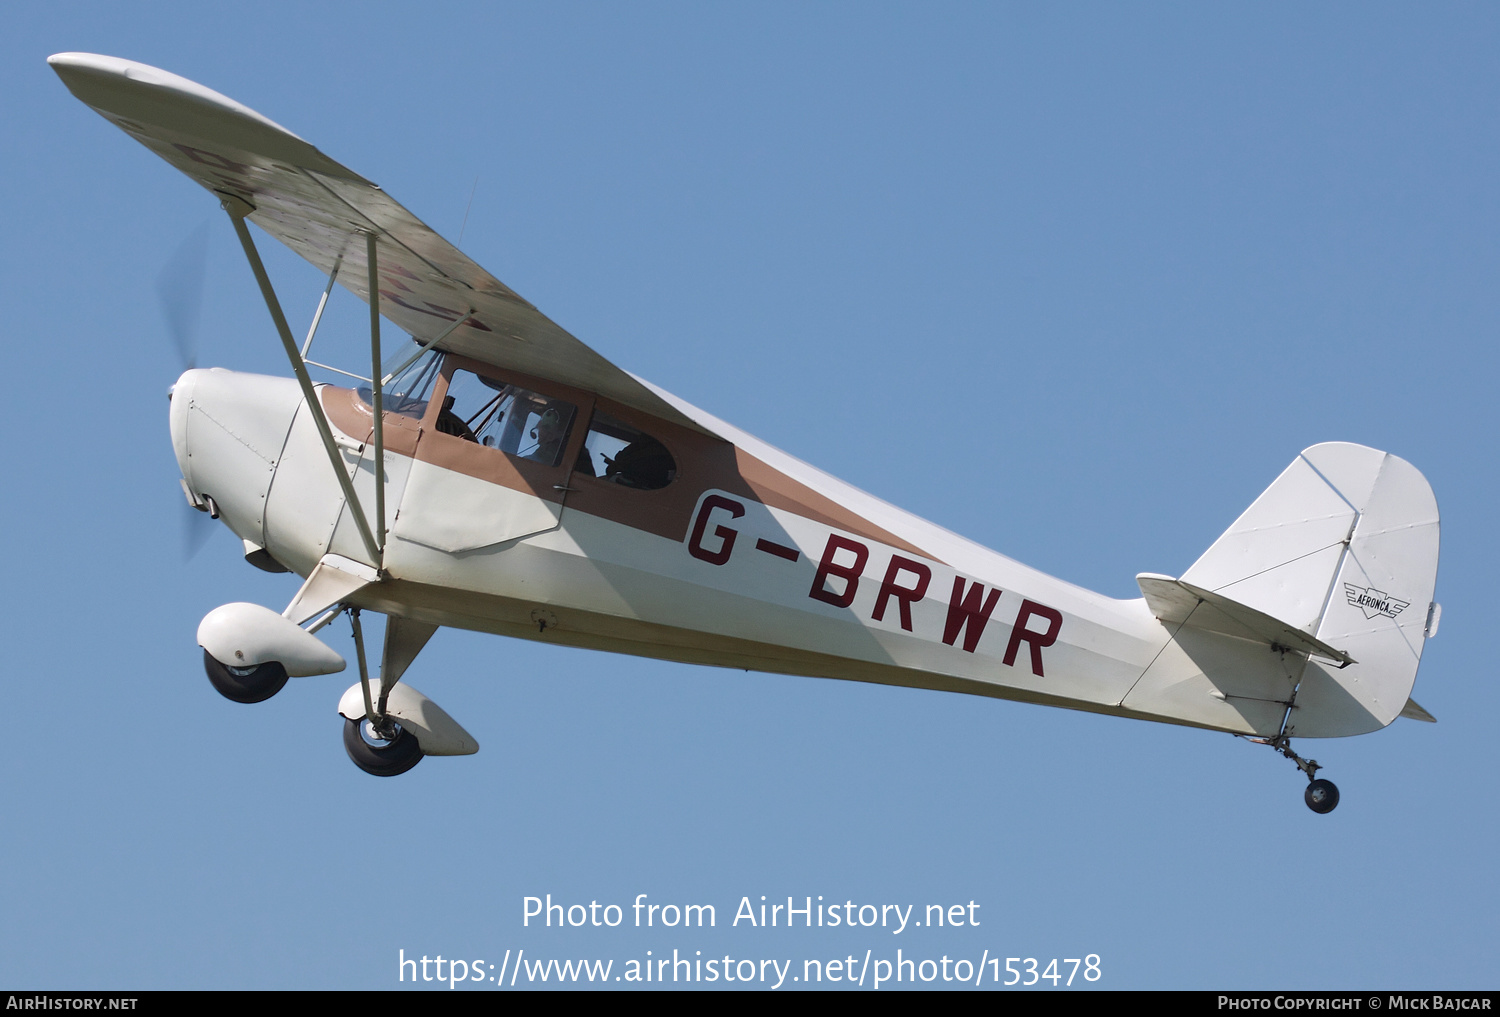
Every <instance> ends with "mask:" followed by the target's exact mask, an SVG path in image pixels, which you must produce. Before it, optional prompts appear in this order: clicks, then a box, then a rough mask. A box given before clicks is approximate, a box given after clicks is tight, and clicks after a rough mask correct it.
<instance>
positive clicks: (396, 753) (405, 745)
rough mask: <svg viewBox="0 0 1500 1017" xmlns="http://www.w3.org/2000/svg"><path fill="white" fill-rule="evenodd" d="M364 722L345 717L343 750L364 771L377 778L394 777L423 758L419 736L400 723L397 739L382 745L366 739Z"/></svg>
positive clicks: (397, 728)
mask: <svg viewBox="0 0 1500 1017" xmlns="http://www.w3.org/2000/svg"><path fill="white" fill-rule="evenodd" d="M364 724H365V721H364V720H350V719H349V718H348V717H345V718H344V751H345V752H347V753H349V758H350V759H351V760H353V761H354V765H355V766H357V767H359V768H360V769H361V770H363V771H365V772H366V773H368V774H372V775H374V776H376V777H395V776H398V775H400V774H403V773H405V772H406V771H407V770H410V769H411V768H412V767H413V766H416V765H417V764H418V763H420V762H421V761H422V746H420V745H418V744H417V736H416V735H414V734H412V733H411V732H410V731H408V730H406V729H405V728H404V727H402V726H401V725H400V724H397V725H396V732H397V733H396V737H395V739H394V740H392V741H389V742H384V743H382V744H380V745H372V744H370V742H369V741H368V740H366V738H365V736H364V734H363V733H361V731H360V728H361V727H362V726H363V725H364Z"/></svg>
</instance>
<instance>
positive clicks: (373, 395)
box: [365, 230, 385, 708]
mask: <svg viewBox="0 0 1500 1017" xmlns="http://www.w3.org/2000/svg"><path fill="white" fill-rule="evenodd" d="M365 267H366V269H368V275H369V279H368V282H369V287H370V401H371V403H372V404H373V408H374V410H375V527H376V529H375V543H376V544H377V545H378V546H379V547H380V549H381V551H382V552H383V551H384V550H385V400H384V395H385V379H384V378H382V377H381V376H380V285H379V280H378V279H377V278H376V275H375V231H374V230H370V231H369V232H368V233H366V234H365ZM375 560H376V561H377V562H384V560H385V559H384V558H376V559H375ZM381 698H382V702H381V706H382V708H383V707H384V706H385V703H384V701H383V700H384V697H381Z"/></svg>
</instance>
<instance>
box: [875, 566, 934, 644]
mask: <svg viewBox="0 0 1500 1017" xmlns="http://www.w3.org/2000/svg"><path fill="white" fill-rule="evenodd" d="M903 572H909V573H911V574H912V575H914V576H916V577H917V584H916V585H915V586H899V585H897V583H896V577H897V576H899V575H900V574H901V573H903ZM930 582H932V569H930V568H928V567H927V566H926V565H923V564H922V563H921V562H919V561H912V560H911V559H910V558H903V557H901V556H900V555H899V554H893V555H891V564H890V566H889V567H888V568H887V569H886V570H885V578H884V579H883V580H881V582H880V595H879V596H877V597H876V598H875V613H874V614H872V615H871V616H870V617H871V618H873V619H874V620H875V621H884V620H885V605H886V604H887V602H889V601H890V599H891V598H892V597H895V598H896V603H897V604H898V605H899V606H900V608H901V627H902V628H903V629H905V630H906V631H908V632H910V631H911V606H912V605H913V604H915V603H916V602H917V601H919V600H921V599H922V598H923V597H925V596H927V584H928V583H930Z"/></svg>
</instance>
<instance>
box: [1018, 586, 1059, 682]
mask: <svg viewBox="0 0 1500 1017" xmlns="http://www.w3.org/2000/svg"><path fill="white" fill-rule="evenodd" d="M1033 615H1035V616H1036V617H1038V618H1045V619H1047V631H1046V632H1033V631H1031V630H1030V629H1028V628H1027V627H1026V623H1027V622H1029V621H1031V619H1032V616H1033ZM1061 631H1062V612H1061V611H1055V610H1053V609H1052V608H1050V607H1043V606H1042V605H1041V604H1037V603H1034V602H1033V601H1030V600H1023V601H1021V610H1020V611H1019V612H1017V613H1016V625H1015V628H1013V629H1011V630H1010V642H1009V643H1008V644H1007V645H1006V647H1005V663H1006V664H1007V665H1009V666H1011V667H1014V666H1015V663H1016V651H1017V650H1019V649H1020V648H1021V643H1022V642H1023V641H1025V642H1027V643H1030V644H1031V673H1032V674H1034V675H1036V676H1037V677H1038V678H1042V677H1045V676H1044V675H1043V674H1042V647H1044V646H1051V645H1052V644H1053V643H1055V642H1057V634H1058V633H1059V632H1061Z"/></svg>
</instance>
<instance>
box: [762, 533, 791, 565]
mask: <svg viewBox="0 0 1500 1017" xmlns="http://www.w3.org/2000/svg"><path fill="white" fill-rule="evenodd" d="M755 549H756V550H757V551H764V552H766V554H774V555H775V556H776V557H778V558H785V559H786V560H787V561H796V560H797V559H798V558H801V557H802V552H801V551H798V550H797V549H796V548H795V547H787V546H786V545H785V544H778V543H776V541H774V540H767V539H766V538H765V537H761V538H760V539H759V540H757V541H756V542H755Z"/></svg>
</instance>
